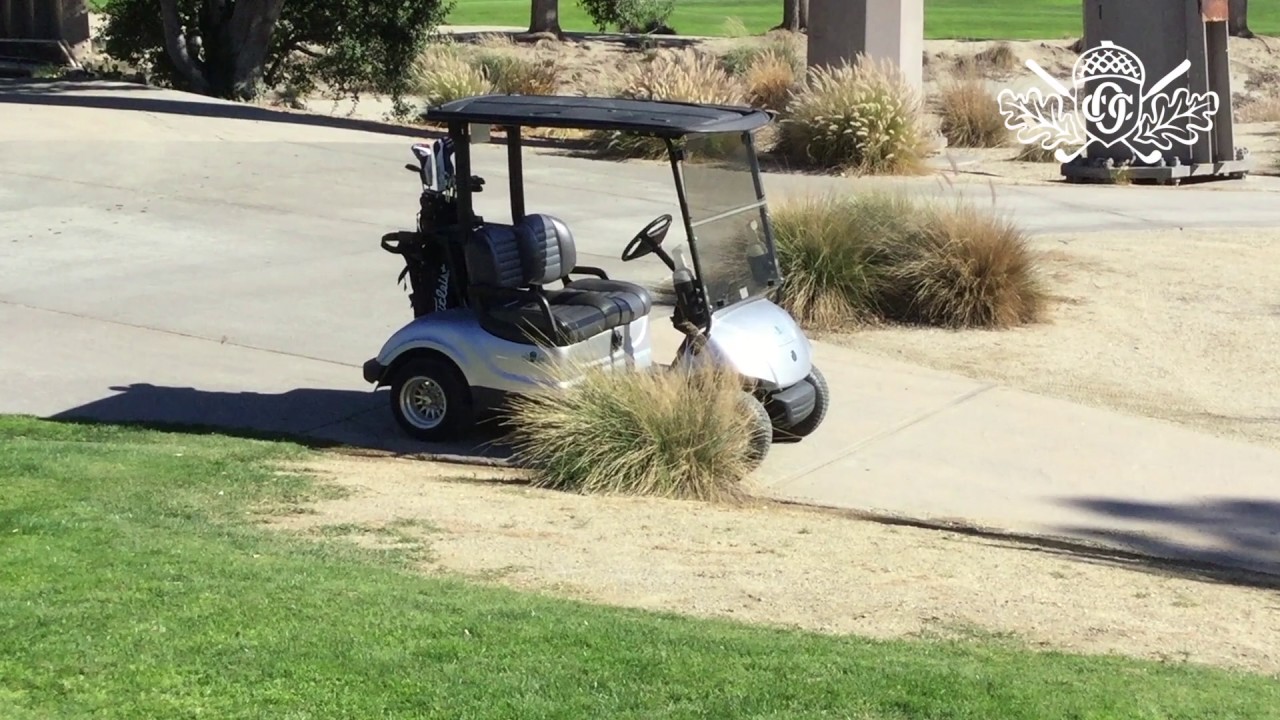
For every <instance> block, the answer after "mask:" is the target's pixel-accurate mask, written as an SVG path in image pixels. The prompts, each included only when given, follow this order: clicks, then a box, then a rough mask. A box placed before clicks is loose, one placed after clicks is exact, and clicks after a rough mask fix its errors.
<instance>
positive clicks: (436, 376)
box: [390, 357, 472, 441]
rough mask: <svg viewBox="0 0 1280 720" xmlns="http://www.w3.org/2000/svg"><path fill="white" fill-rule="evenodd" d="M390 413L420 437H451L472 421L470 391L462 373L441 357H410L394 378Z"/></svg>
mask: <svg viewBox="0 0 1280 720" xmlns="http://www.w3.org/2000/svg"><path fill="white" fill-rule="evenodd" d="M390 385H391V414H392V415H393V416H395V419H396V423H398V424H399V425H400V427H401V428H402V429H403V430H404V431H405V432H406V433H408V434H409V435H411V436H413V437H414V438H416V439H418V440H424V441H433V440H443V439H445V438H448V437H452V436H454V435H456V434H458V433H459V432H462V431H463V430H465V429H466V428H467V427H468V426H469V425H470V423H471V416H472V407H471V392H470V388H468V387H467V383H466V380H464V379H463V378H462V375H461V373H459V372H458V371H457V369H456V368H454V367H453V365H452V364H451V363H449V362H446V361H445V360H443V359H440V358H433V357H422V358H414V359H412V360H409V361H408V362H406V363H405V364H404V365H402V366H401V367H400V368H399V369H397V370H396V372H395V374H394V376H393V377H392V380H391V383H390Z"/></svg>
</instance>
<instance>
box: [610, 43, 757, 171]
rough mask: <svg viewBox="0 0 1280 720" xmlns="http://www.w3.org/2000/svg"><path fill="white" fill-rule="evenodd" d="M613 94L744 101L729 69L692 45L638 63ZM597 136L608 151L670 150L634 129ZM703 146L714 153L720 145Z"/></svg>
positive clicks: (648, 153)
mask: <svg viewBox="0 0 1280 720" xmlns="http://www.w3.org/2000/svg"><path fill="white" fill-rule="evenodd" d="M612 94H613V95H615V96H617V97H623V98H632V99H637V100H675V101H682V102H697V103H709V104H715V105H741V104H743V88H742V84H741V83H740V82H739V81H738V80H737V78H734V77H731V76H730V75H729V74H728V73H726V72H725V71H724V69H723V68H721V67H720V65H719V64H718V63H717V62H716V59H715V58H714V57H712V56H710V55H706V54H704V53H700V52H697V51H695V50H688V49H686V50H680V51H675V52H669V53H659V54H657V55H655V56H653V57H652V59H650V60H648V61H646V62H641V63H638V64H636V65H635V66H634V67H632V68H630V69H629V70H628V72H627V73H626V74H625V76H624V77H623V80H622V87H620V88H618V89H616V90H615V91H614V92H613V93H612ZM593 139H594V142H595V145H596V147H597V148H598V149H599V150H600V151H602V152H604V153H607V154H613V155H622V156H625V157H646V158H663V157H666V153H667V149H666V144H665V143H664V142H663V141H662V140H661V139H658V138H652V137H646V136H642V135H635V134H632V133H623V132H617V131H602V132H599V133H596V134H595V135H594V136H593ZM699 147H700V148H701V149H702V150H703V151H704V152H706V153H709V154H712V155H714V154H716V152H717V149H718V146H717V145H716V144H714V143H702V144H700V145H699ZM688 159H690V160H695V159H696V158H694V157H690V158H688Z"/></svg>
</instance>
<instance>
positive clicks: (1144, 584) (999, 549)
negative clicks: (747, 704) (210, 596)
mask: <svg viewBox="0 0 1280 720" xmlns="http://www.w3.org/2000/svg"><path fill="white" fill-rule="evenodd" d="M303 469H305V470H306V471H308V472H313V473H317V474H318V475H319V476H320V477H321V478H322V479H324V480H326V481H328V482H332V483H335V484H337V485H339V486H341V487H344V488H345V489H347V490H348V491H349V492H348V494H347V497H345V498H343V499H337V500H325V501H321V502H319V503H317V504H315V505H313V506H310V507H309V508H308V509H307V510H308V512H303V513H295V514H290V515H284V516H273V517H271V518H270V519H269V522H270V524H271V525H272V526H274V527H276V528H279V529H281V530H284V531H289V532H299V533H303V534H307V535H310V536H312V537H328V538H332V537H334V536H339V537H347V538H349V539H352V540H354V541H356V542H360V543H364V544H368V545H385V544H387V543H392V544H397V543H398V544H399V545H400V546H402V547H414V546H417V547H419V549H420V553H421V554H420V557H421V558H422V559H421V561H420V567H421V569H422V571H423V572H427V573H433V574H434V573H444V574H450V575H461V576H464V577H468V578H471V579H473V580H476V581H480V582H487V583H496V584H499V585H503V586H508V587H513V588H517V589H523V590H532V591H537V592H542V593H546V594H549V595H553V596H558V597H566V598H573V599H580V600H586V601H592V602H598V603H604V604H610V605H616V606H626V607H635V608H642V609H650V610H658V611H664V612H676V613H682V614H688V615H693V616H703V617H720V618H728V619H735V620H739V621H744V622H750V623H763V624H768V625H774V626H786V627H797V628H804V629H808V630H814V631H819V632H826V633H842V634H843V633H854V634H858V635H863V636H870V637H878V638H893V637H911V636H915V637H919V636H926V637H979V638H991V637H999V638H1003V639H1006V640H1010V641H1012V642H1017V643H1020V644H1022V645H1024V646H1028V647H1032V648H1039V649H1061V650H1069V651H1078V652H1087V653H1101V654H1106V653H1118V654H1125V655H1131V656H1137V657H1143V658H1151V659H1161V660H1166V661H1175V662H1177V661H1186V662H1194V663H1203V664H1212V665H1217V666H1222V667H1229V668H1241V669H1247V670H1252V671H1257V672H1262V673H1267V674H1278V675H1280V593H1278V592H1277V591H1276V590H1275V589H1257V588H1249V587H1245V586H1241V585H1233V584H1227V583H1222V582H1215V581H1208V580H1204V579H1194V578H1189V577H1180V576H1177V575H1173V574H1168V573H1165V572H1162V571H1156V570H1154V569H1150V568H1147V569H1144V568H1141V567H1137V566H1126V565H1124V564H1122V563H1118V562H1111V561H1106V560H1101V559H1099V558H1096V557H1094V558H1090V557H1087V556H1084V555H1073V554H1070V553H1065V552H1060V551H1055V550H1052V549H1048V548H1044V547H1033V546H1028V545H1020V544H1017V543H1015V542H1012V541H1006V540H1002V539H989V538H978V537H970V536H965V535H961V534H957V533H953V532H949V531H936V530H927V529H919V528H912V527H895V526H891V525H885V524H880V523H876V522H870V521H865V520H859V519H853V518H849V517H846V516H840V515H836V514H833V513H827V512H822V511H818V510H810V509H806V508H798V507H783V506H778V505H771V504H760V505H754V506H745V507H718V506H709V505H704V504H700V503H692V502H679V501H665V500H653V499H635V498H607V497H587V496H579V495H569V494H564V493H559V492H552V491H541V490H534V489H530V488H528V487H525V486H523V485H520V484H512V483H511V482H510V480H511V479H512V478H513V477H514V475H511V474H506V475H503V474H501V473H503V472H504V471H495V470H489V469H468V468H462V467H458V466H441V465H434V464H431V463H427V462H422V461H415V460H407V459H391V458H376V459H370V458H359V457H350V456H335V455H328V456H324V458H323V459H321V460H319V461H316V462H314V463H311V464H309V465H307V466H304V468H303ZM504 479H505V480H507V482H503V480H504Z"/></svg>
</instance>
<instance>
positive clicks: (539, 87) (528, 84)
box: [472, 51, 561, 95]
mask: <svg viewBox="0 0 1280 720" xmlns="http://www.w3.org/2000/svg"><path fill="white" fill-rule="evenodd" d="M472 64H473V65H475V66H476V67H478V68H479V69H480V71H481V72H482V73H483V74H484V76H485V79H487V80H488V81H489V83H490V84H491V85H492V86H493V89H494V91H495V92H498V93H501V94H503V95H554V94H555V93H556V91H557V90H558V89H559V88H560V72H561V71H560V65H559V64H558V63H557V62H556V61H555V59H553V58H548V59H543V60H535V59H531V58H523V57H520V56H518V55H514V54H508V53H503V52H492V51H490V52H480V53H477V54H476V55H475V56H474V58H473V59H472Z"/></svg>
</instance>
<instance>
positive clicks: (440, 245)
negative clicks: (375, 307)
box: [382, 138, 463, 317]
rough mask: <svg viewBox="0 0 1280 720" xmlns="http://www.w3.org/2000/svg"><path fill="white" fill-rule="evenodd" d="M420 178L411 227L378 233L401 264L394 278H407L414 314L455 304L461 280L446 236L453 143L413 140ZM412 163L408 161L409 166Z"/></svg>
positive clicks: (451, 211)
mask: <svg viewBox="0 0 1280 720" xmlns="http://www.w3.org/2000/svg"><path fill="white" fill-rule="evenodd" d="M413 154H414V156H415V157H416V158H417V160H418V167H417V170H418V173H419V177H420V178H421V179H422V195H421V196H420V198H419V209H418V230H417V232H412V233H411V232H397V233H391V234H389V235H387V236H385V237H384V238H383V242H382V246H383V248H385V249H386V250H387V252H390V253H394V254H396V255H400V256H401V257H402V258H403V259H404V264H405V267H404V269H403V270H402V271H401V272H400V276H399V278H397V282H399V283H401V284H404V283H405V281H406V280H408V288H407V289H408V290H409V304H410V305H411V306H412V307H413V315H414V317H421V316H423V315H426V314H428V313H432V312H439V311H441V310H448V309H451V308H456V307H461V306H462V304H463V298H462V291H461V285H462V284H461V283H459V282H458V278H457V277H456V273H455V272H454V268H456V267H459V266H458V265H457V264H456V263H455V262H454V261H455V260H456V258H455V257H453V252H452V238H453V234H454V228H453V227H452V226H453V225H454V224H456V222H457V195H456V187H455V185H454V174H453V142H452V140H450V139H448V138H445V139H443V140H436V141H435V142H433V143H431V144H430V145H427V144H421V143H420V144H416V145H414V146H413ZM409 167H412V166H409Z"/></svg>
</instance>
